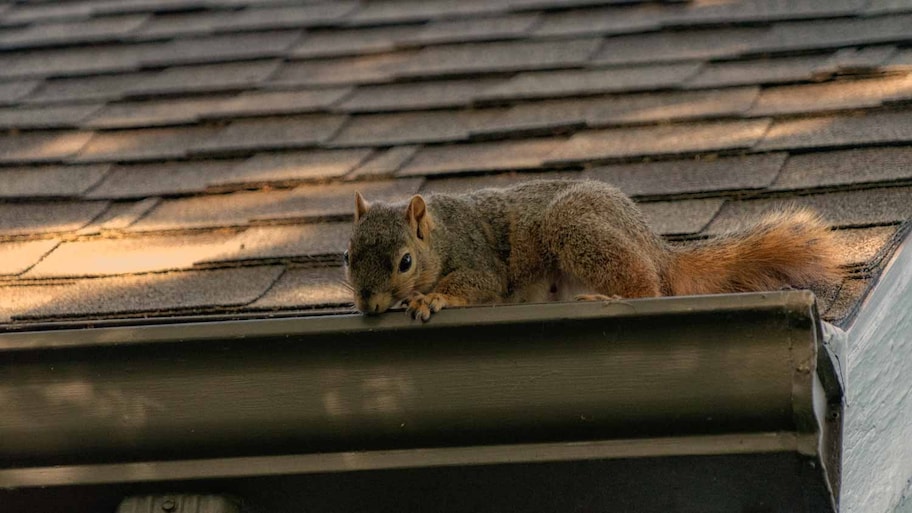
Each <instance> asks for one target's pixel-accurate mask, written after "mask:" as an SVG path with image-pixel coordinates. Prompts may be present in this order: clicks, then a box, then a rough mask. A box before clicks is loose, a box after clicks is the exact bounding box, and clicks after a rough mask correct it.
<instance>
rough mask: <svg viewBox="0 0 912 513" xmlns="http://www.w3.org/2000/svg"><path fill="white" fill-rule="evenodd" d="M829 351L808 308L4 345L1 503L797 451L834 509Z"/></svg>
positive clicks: (33, 338) (584, 307) (250, 326)
mask: <svg viewBox="0 0 912 513" xmlns="http://www.w3.org/2000/svg"><path fill="white" fill-rule="evenodd" d="M821 348H822V346H821V337H820V321H819V319H818V318H817V313H816V308H815V303H814V297H813V295H812V294H810V293H808V292H796V291H791V292H776V293H766V294H739V295H722V296H701V297H680V298H661V299H651V300H633V301H619V302H611V303H605V304H601V303H564V304H560V303H557V304H542V305H513V306H493V307H475V308H465V309H453V310H447V311H444V312H441V313H440V314H438V315H437V316H435V318H434V319H432V320H431V322H430V323H428V324H426V325H421V324H417V323H414V322H412V321H410V320H408V319H407V318H406V316H404V315H402V314H401V313H393V314H388V315H384V316H380V317H376V318H365V317H361V316H356V315H347V316H327V317H311V318H307V319H274V320H258V321H234V322H224V323H199V324H185V325H161V326H145V327H122V328H104V329H89V330H59V331H53V332H37V333H8V334H2V335H0V411H2V412H3V415H2V417H0V487H35V486H53V485H87V484H92V483H122V482H130V481H139V482H150V481H157V480H162V479H170V480H173V479H202V478H207V479H211V478H226V477H232V478H237V477H243V476H263V475H275V474H279V475H285V474H306V473H325V472H342V471H350V470H371V469H392V468H408V467H415V468H425V467H441V466H466V465H468V466H473V465H493V464H503V463H506V462H510V463H521V462H536V461H576V460H587V459H589V460H612V459H615V460H617V459H629V458H664V457H684V456H688V457H689V456H700V455H707V456H710V455H727V454H763V453H792V454H795V455H797V456H798V457H799V458H800V459H802V460H804V461H807V462H808V463H809V464H812V465H814V467H813V468H814V470H813V471H812V472H811V474H812V475H814V476H817V478H816V479H819V483H818V484H819V485H820V486H821V487H822V489H825V490H829V494H830V500H831V501H832V500H833V499H832V498H833V497H834V496H836V494H837V492H838V470H839V450H838V445H839V444H838V440H839V433H840V426H841V392H840V390H839V382H838V379H836V377H835V374H834V372H833V368H832V366H831V364H830V359H829V357H827V356H826V355H825V354H824V353H821V352H819V351H821V350H822V349H821ZM834 448H835V450H834ZM831 503H832V502H831ZM834 507H835V506H834Z"/></svg>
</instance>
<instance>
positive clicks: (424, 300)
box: [405, 292, 450, 322]
mask: <svg viewBox="0 0 912 513" xmlns="http://www.w3.org/2000/svg"><path fill="white" fill-rule="evenodd" d="M449 304H450V301H449V298H448V297H447V296H446V295H445V294H439V293H437V292H432V293H430V294H422V293H420V292H413V293H412V295H411V296H410V297H409V299H408V308H406V310H405V313H406V314H408V316H409V317H411V318H412V319H421V320H422V321H423V322H427V321H428V319H430V318H431V314H432V313H437V312H439V311H440V310H442V309H444V308H446V307H447V306H449Z"/></svg>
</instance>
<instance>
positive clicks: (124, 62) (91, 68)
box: [0, 43, 161, 78]
mask: <svg viewBox="0 0 912 513" xmlns="http://www.w3.org/2000/svg"><path fill="white" fill-rule="evenodd" d="M160 51H161V46H160V45H159V44H157V43H150V44H143V45H108V46H104V45H93V46H91V47H76V48H63V49H49V50H28V51H22V52H16V53H10V54H3V55H0V78H21V77H64V76H82V75H94V74H98V73H122V72H127V71H136V70H138V69H139V67H140V62H141V61H142V60H143V59H144V58H145V57H146V56H148V55H151V54H153V53H156V52H160Z"/></svg>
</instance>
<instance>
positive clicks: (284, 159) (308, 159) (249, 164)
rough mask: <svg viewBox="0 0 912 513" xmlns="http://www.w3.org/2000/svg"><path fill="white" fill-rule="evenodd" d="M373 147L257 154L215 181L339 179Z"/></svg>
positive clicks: (362, 159) (368, 153) (216, 182)
mask: <svg viewBox="0 0 912 513" xmlns="http://www.w3.org/2000/svg"><path fill="white" fill-rule="evenodd" d="M371 152H372V151H371V150H368V149H358V150H329V151H296V152H290V153H276V152H269V153H257V154H256V155H254V156H253V157H250V158H249V159H247V160H246V161H244V162H243V163H242V164H240V165H238V166H236V167H234V168H233V169H231V171H230V172H229V173H226V174H225V175H224V176H222V177H220V181H214V182H212V183H214V184H218V183H220V182H221V183H258V182H281V181H301V180H320V179H329V178H338V177H341V176H343V175H345V174H347V173H348V172H349V171H351V170H352V169H354V168H355V167H356V166H358V164H360V163H361V162H363V161H364V159H366V158H367V157H368V156H369V155H370V154H371Z"/></svg>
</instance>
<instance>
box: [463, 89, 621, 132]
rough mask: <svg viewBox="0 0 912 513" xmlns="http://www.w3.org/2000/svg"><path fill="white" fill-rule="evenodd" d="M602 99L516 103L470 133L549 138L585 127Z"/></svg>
mask: <svg viewBox="0 0 912 513" xmlns="http://www.w3.org/2000/svg"><path fill="white" fill-rule="evenodd" d="M603 101H604V99H603V98H582V99H577V98H572V99H563V100H545V101H538V102H528V103H520V104H517V105H515V106H513V107H510V108H508V109H507V110H506V112H504V114H503V115H501V116H496V117H494V118H493V119H491V120H490V121H488V122H486V123H484V124H482V125H481V126H479V127H477V128H476V129H475V130H473V131H472V134H473V135H476V136H479V137H490V136H500V135H504V134H507V135H510V136H518V135H542V134H546V135H551V134H553V133H557V132H566V131H568V130H569V129H578V128H582V127H584V126H585V125H586V117H587V116H588V115H590V114H591V112H592V110H593V109H596V108H598V107H599V106H600V105H601V103H602V102H603Z"/></svg>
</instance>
